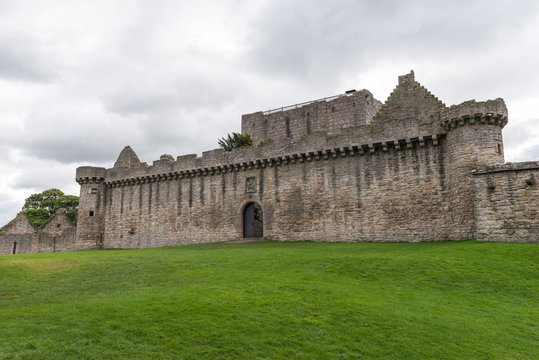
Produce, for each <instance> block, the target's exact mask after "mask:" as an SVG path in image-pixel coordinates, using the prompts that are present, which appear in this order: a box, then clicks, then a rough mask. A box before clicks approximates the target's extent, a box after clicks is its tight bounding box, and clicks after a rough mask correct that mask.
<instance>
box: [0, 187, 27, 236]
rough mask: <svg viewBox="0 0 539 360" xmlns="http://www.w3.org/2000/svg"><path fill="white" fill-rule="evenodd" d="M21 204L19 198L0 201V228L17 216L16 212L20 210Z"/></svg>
mask: <svg viewBox="0 0 539 360" xmlns="http://www.w3.org/2000/svg"><path fill="white" fill-rule="evenodd" d="M0 195H2V194H0ZM22 205H23V202H22V201H21V200H17V201H0V228H1V227H2V226H4V225H6V224H7V223H8V222H10V221H11V220H12V219H13V218H15V216H17V213H18V212H19V211H21V208H22Z"/></svg>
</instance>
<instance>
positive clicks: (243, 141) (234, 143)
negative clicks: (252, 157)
mask: <svg viewBox="0 0 539 360" xmlns="http://www.w3.org/2000/svg"><path fill="white" fill-rule="evenodd" d="M217 143H218V144H219V146H220V147H221V148H223V150H224V151H232V149H234V148H237V147H241V146H251V145H253V140H251V136H250V135H249V134H245V135H244V134H238V133H235V132H233V133H232V135H230V134H228V136H227V137H226V138H221V139H219V141H218V142H217Z"/></svg>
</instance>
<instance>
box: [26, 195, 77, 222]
mask: <svg viewBox="0 0 539 360" xmlns="http://www.w3.org/2000/svg"><path fill="white" fill-rule="evenodd" d="M58 209H64V210H65V211H66V216H67V217H68V218H69V220H71V222H72V223H73V225H77V214H78V210H79V197H78V196H74V195H65V194H64V193H63V192H62V191H61V190H58V189H48V190H45V191H43V192H41V193H39V194H32V195H30V196H29V197H27V198H26V200H25V202H24V205H23V207H22V213H24V215H26V217H27V218H28V221H30V223H31V224H32V225H33V226H34V227H35V228H39V227H40V226H41V225H43V224H44V223H45V222H46V221H47V220H48V219H49V218H50V217H51V216H52V215H53V214H55V213H56V211H58Z"/></svg>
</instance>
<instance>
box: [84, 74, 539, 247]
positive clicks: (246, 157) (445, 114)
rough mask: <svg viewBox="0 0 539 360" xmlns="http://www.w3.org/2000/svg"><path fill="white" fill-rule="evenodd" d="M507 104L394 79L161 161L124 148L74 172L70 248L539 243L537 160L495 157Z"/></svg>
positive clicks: (266, 119) (249, 119)
mask: <svg viewBox="0 0 539 360" xmlns="http://www.w3.org/2000/svg"><path fill="white" fill-rule="evenodd" d="M506 124H507V108H506V106H505V103H504V101H503V100H502V99H495V100H489V101H485V102H476V101H474V100H471V101H466V102H464V103H462V104H460V105H453V106H449V107H447V106H446V105H445V104H444V103H442V102H441V101H440V100H439V99H438V98H436V97H435V96H434V95H432V94H431V93H430V92H429V91H428V90H427V89H425V88H424V87H423V86H422V85H420V84H419V83H418V82H417V81H416V80H415V78H414V73H413V72H411V73H410V74H407V75H403V76H400V77H399V80H398V85H397V86H396V88H395V89H394V91H393V92H392V93H391V94H390V96H389V98H388V99H387V100H386V102H385V103H381V102H380V101H378V100H376V99H375V98H374V97H373V95H372V94H371V93H370V92H369V91H368V90H361V91H355V90H351V91H347V92H346V94H343V95H338V96H335V97H332V98H325V99H321V100H315V101H311V102H308V103H304V104H299V105H295V106H291V107H287V108H280V109H276V110H271V111H266V112H257V113H253V114H248V115H243V117H242V133H243V134H249V135H250V136H251V138H252V140H253V142H254V144H255V145H254V146H249V147H240V148H235V149H233V150H232V151H230V152H223V150H222V149H216V150H211V151H207V152H204V153H203V154H202V156H201V157H197V156H196V155H184V156H178V157H177V158H176V159H174V157H172V156H171V155H162V156H161V158H160V159H159V160H156V161H154V162H153V164H152V165H148V164H146V163H142V162H140V160H139V158H138V157H137V155H136V154H135V152H134V151H133V149H131V148H130V147H129V146H127V147H125V148H124V149H123V150H122V151H121V153H120V155H119V157H118V159H117V161H116V163H115V164H114V167H113V168H110V169H105V168H100V167H89V166H83V167H79V168H78V169H77V172H76V180H77V182H78V183H79V184H80V185H81V191H80V203H79V217H78V226H77V230H76V243H75V248H77V249H96V248H145V247H158V246H168V245H178V244H188V243H205V242H218V241H226V240H233V239H238V238H243V237H248V238H252V237H261V238H268V239H277V240H314V241H438V240H464V239H474V238H476V239H478V240H484V241H518V242H539V214H538V212H537V209H538V207H539V186H538V184H537V181H538V180H539V162H524V163H507V164H505V163H504V150H503V142H502V128H503V127H504V126H505V125H506Z"/></svg>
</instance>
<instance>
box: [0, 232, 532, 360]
mask: <svg viewBox="0 0 539 360" xmlns="http://www.w3.org/2000/svg"><path fill="white" fill-rule="evenodd" d="M538 264H539V246H537V245H532V244H505V243H477V242H472V241H466V242H442V243H388V244H383V243H381V244H374V243H354V244H346V243H312V242H290V243H286V242H285V243H282V242H261V243H247V244H236V245H231V244H206V245H189V246H178V247H169V248H159V249H142V250H101V251H80V252H72V253H55V254H29V255H5V256H0V359H122V358H124V359H240V358H243V359H356V358H365V359H371V358H382V359H538V358H539V325H538V324H539V265H538Z"/></svg>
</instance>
